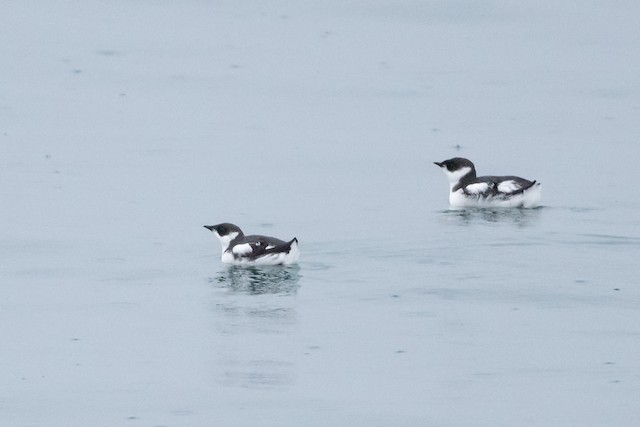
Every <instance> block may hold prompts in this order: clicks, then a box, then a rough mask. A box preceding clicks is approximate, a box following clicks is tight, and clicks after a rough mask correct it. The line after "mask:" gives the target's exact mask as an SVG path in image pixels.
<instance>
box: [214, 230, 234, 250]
mask: <svg viewBox="0 0 640 427" xmlns="http://www.w3.org/2000/svg"><path fill="white" fill-rule="evenodd" d="M238 234H239V233H238V232H237V231H233V232H231V233H229V234H225V235H224V236H221V235H219V234H218V233H216V236H218V239H220V245H221V246H222V253H224V252H225V251H226V250H227V249H228V248H229V244H230V243H231V241H232V240H233V239H235V238H236V237H238Z"/></svg>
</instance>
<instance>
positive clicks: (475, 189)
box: [464, 182, 489, 194]
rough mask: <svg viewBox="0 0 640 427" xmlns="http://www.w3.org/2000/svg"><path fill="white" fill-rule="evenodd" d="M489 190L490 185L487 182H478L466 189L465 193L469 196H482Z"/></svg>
mask: <svg viewBox="0 0 640 427" xmlns="http://www.w3.org/2000/svg"><path fill="white" fill-rule="evenodd" d="M488 189H489V184H487V183H486V182H478V183H476V184H469V185H467V186H466V187H464V192H465V193H467V194H482V193H485V192H486V191H487V190H488Z"/></svg>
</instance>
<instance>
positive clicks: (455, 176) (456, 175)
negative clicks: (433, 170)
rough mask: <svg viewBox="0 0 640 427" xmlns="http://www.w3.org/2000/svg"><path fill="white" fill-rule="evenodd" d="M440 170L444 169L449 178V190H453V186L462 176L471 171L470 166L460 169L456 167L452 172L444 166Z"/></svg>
mask: <svg viewBox="0 0 640 427" xmlns="http://www.w3.org/2000/svg"><path fill="white" fill-rule="evenodd" d="M442 170H443V171H444V174H445V175H446V176H447V179H449V190H453V187H455V186H456V185H458V183H459V182H460V180H461V179H462V177H463V176H465V175H466V174H468V173H469V172H471V168H470V167H464V168H462V169H458V170H455V171H453V172H451V171H450V170H448V169H447V168H446V167H445V168H442Z"/></svg>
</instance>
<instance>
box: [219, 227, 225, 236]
mask: <svg viewBox="0 0 640 427" xmlns="http://www.w3.org/2000/svg"><path fill="white" fill-rule="evenodd" d="M218 234H219V235H221V236H223V235H225V234H227V229H226V227H218Z"/></svg>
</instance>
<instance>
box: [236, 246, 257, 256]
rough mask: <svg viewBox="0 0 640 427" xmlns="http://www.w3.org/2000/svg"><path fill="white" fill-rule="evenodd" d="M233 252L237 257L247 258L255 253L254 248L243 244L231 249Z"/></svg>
mask: <svg viewBox="0 0 640 427" xmlns="http://www.w3.org/2000/svg"><path fill="white" fill-rule="evenodd" d="M231 252H232V253H233V254H234V255H237V256H245V255H249V254H251V253H252V252H253V248H252V247H251V244H249V243H242V244H239V245H235V246H234V247H233V249H231Z"/></svg>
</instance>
